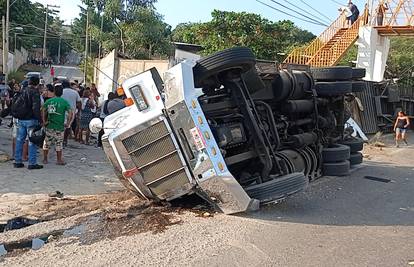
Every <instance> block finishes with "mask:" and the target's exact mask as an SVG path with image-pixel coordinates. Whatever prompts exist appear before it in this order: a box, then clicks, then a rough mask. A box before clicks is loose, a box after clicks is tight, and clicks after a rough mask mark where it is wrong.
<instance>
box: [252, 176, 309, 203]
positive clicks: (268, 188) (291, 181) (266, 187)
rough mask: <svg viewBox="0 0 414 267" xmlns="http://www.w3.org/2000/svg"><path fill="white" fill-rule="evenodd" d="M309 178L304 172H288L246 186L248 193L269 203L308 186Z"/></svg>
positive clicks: (262, 201)
mask: <svg viewBox="0 0 414 267" xmlns="http://www.w3.org/2000/svg"><path fill="white" fill-rule="evenodd" d="M308 183H309V180H308V178H307V177H305V175H304V174H303V173H299V172H297V173H292V174H287V175H284V176H281V177H278V178H275V179H273V180H271V181H268V182H265V183H262V184H257V185H252V186H248V187H246V188H245V189H244V190H245V191H246V193H247V194H248V195H249V196H250V197H251V198H254V199H257V200H259V201H260V203H268V202H272V201H277V200H281V199H284V198H286V197H287V196H289V195H292V194H294V193H297V192H300V191H302V190H304V189H305V188H306V187H307V186H308Z"/></svg>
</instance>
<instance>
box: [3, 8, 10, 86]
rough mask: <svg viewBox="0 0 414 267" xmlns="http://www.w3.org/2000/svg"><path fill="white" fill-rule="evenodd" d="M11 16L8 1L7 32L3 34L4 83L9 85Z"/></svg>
mask: <svg viewBox="0 0 414 267" xmlns="http://www.w3.org/2000/svg"><path fill="white" fill-rule="evenodd" d="M9 16H10V0H7V1H6V21H5V22H3V23H4V24H3V25H5V30H4V34H3V38H4V40H3V73H4V83H5V84H7V79H8V77H9V68H8V65H7V63H8V61H9Z"/></svg>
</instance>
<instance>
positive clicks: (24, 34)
mask: <svg viewBox="0 0 414 267" xmlns="http://www.w3.org/2000/svg"><path fill="white" fill-rule="evenodd" d="M17 35H19V36H20V35H21V36H27V37H42V38H43V35H35V34H28V33H18V34H17ZM48 38H49V39H62V40H73V39H74V38H72V37H69V38H65V37H48ZM81 38H85V37H81Z"/></svg>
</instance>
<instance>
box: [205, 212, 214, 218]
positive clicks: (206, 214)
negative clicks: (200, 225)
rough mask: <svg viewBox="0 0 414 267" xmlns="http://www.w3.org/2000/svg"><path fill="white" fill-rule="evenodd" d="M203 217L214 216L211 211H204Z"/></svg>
mask: <svg viewBox="0 0 414 267" xmlns="http://www.w3.org/2000/svg"><path fill="white" fill-rule="evenodd" d="M203 217H204V218H206V217H213V215H211V213H210V212H204V213H203Z"/></svg>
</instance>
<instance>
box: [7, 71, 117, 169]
mask: <svg viewBox="0 0 414 267" xmlns="http://www.w3.org/2000/svg"><path fill="white" fill-rule="evenodd" d="M39 83H40V80H39V78H38V77H34V76H33V77H30V78H29V79H28V80H25V81H23V82H22V83H21V84H19V83H17V82H16V81H15V80H11V81H10V82H9V83H8V84H7V85H6V84H5V83H4V81H3V82H2V81H1V80H0V96H1V101H2V102H1V104H2V106H1V108H2V110H1V116H0V118H1V117H2V118H4V117H7V116H12V120H11V122H10V124H8V127H9V128H12V137H13V144H12V146H13V147H12V149H13V158H14V160H15V162H14V167H15V168H23V167H25V165H24V163H23V162H24V161H28V169H30V170H36V169H42V168H43V165H41V164H38V162H37V151H38V147H41V148H42V150H43V164H48V162H49V160H48V157H49V150H50V148H51V146H54V148H55V151H56V159H57V160H56V164H57V165H65V161H64V159H63V149H64V148H65V147H66V146H67V144H68V139H70V138H72V139H73V140H74V141H76V142H79V143H81V144H85V145H92V143H91V142H90V130H89V123H90V121H91V120H92V119H93V118H95V117H97V118H100V119H101V120H102V121H103V120H104V118H105V117H106V116H108V115H110V114H112V113H114V112H115V111H117V110H119V109H121V108H123V107H125V104H124V102H123V100H122V98H123V96H119V95H117V93H112V92H111V93H109V95H108V99H107V100H106V101H103V102H102V103H99V98H100V96H101V95H100V93H99V91H98V89H97V88H96V85H95V84H91V86H90V87H86V86H82V85H80V84H79V82H78V81H77V80H74V81H73V82H69V81H68V80H59V79H57V78H54V79H53V82H52V83H51V84H46V85H42V84H39ZM1 122H2V121H1V119H0V124H1ZM33 132H41V133H42V136H43V137H44V138H43V139H42V142H41V143H40V144H39V143H36V142H35V141H34V137H33V138H32V135H33ZM102 135H103V130H102V131H101V132H100V133H99V135H98V142H97V146H98V147H101V146H102V141H101V138H102Z"/></svg>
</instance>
